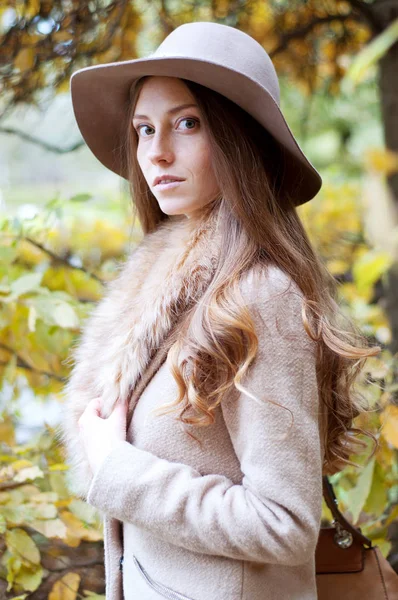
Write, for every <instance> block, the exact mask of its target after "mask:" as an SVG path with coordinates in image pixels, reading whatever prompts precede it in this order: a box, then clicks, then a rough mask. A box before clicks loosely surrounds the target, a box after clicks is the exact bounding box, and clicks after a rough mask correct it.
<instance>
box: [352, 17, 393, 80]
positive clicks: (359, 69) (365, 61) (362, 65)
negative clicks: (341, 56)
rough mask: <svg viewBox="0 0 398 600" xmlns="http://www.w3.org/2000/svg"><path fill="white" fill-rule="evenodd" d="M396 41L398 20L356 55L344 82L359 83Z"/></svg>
mask: <svg viewBox="0 0 398 600" xmlns="http://www.w3.org/2000/svg"><path fill="white" fill-rule="evenodd" d="M397 40H398V19H395V21H393V22H392V23H391V25H389V26H388V27H387V28H386V29H384V31H383V32H382V33H380V34H379V35H378V36H376V37H375V38H374V39H373V40H372V41H371V42H370V43H369V44H367V46H365V47H364V49H363V50H361V51H360V52H359V53H358V54H357V55H356V58H355V60H354V61H353V62H352V64H351V66H350V67H349V69H348V71H347V73H346V75H345V77H344V80H351V81H352V82H353V83H355V84H356V83H359V82H360V81H362V80H363V79H364V77H365V75H366V72H367V71H368V69H369V68H370V67H371V66H372V65H374V64H375V63H376V62H377V61H378V60H379V59H380V58H382V57H383V56H384V55H385V54H386V52H387V51H388V50H389V49H390V48H391V47H392V46H393V45H394V44H395V42H396V41H397Z"/></svg>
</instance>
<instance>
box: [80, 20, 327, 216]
mask: <svg viewBox="0 0 398 600" xmlns="http://www.w3.org/2000/svg"><path fill="white" fill-rule="evenodd" d="M144 75H163V76H168V77H179V78H183V79H188V80H191V81H195V82H196V83H199V84H201V85H204V86H206V87H208V88H210V89H212V90H215V91H216V92H218V93H220V94H222V95H224V96H226V97H227V98H229V99H230V100H232V101H233V102H235V103H236V104H238V105H239V106H240V107H241V108H243V109H244V110H245V111H246V112H248V113H249V114H250V115H252V116H253V117H254V118H255V119H256V120H257V121H258V122H259V123H260V124H261V125H262V126H263V127H264V128H265V129H267V131H268V132H269V133H271V135H272V136H273V137H274V139H275V140H276V141H277V142H278V143H279V144H280V145H281V146H282V147H283V149H284V152H283V156H284V162H285V164H284V166H283V170H284V179H283V184H282V185H283V188H284V189H285V190H286V191H288V192H289V193H290V194H291V195H292V197H293V199H294V202H295V203H296V205H299V204H303V203H304V202H307V201H308V200H311V199H312V198H313V197H314V196H315V195H316V194H317V192H318V191H319V189H320V188H321V185H322V179H321V176H320V175H319V173H318V171H317V170H316V169H315V168H314V167H313V165H312V164H311V163H310V161H309V160H308V159H307V158H306V156H305V155H304V153H303V152H302V150H301V148H300V147H299V145H298V143H297V141H296V139H295V138H294V136H293V134H292V132H291V131H290V129H289V126H288V124H287V123H286V120H285V118H284V116H283V114H282V112H281V110H280V107H279V106H280V90H279V82H278V76H277V74H276V71H275V68H274V65H273V63H272V61H271V59H270V57H269V55H268V54H267V52H266V51H265V50H264V48H263V47H262V46H261V45H260V44H259V43H258V42H257V41H256V40H255V39H254V38H252V37H251V36H250V35H248V34H246V33H244V32H243V31H240V30H239V29H235V28H234V27H230V26H228V25H222V24H219V23H212V22H206V21H197V22H191V23H185V24H183V25H180V26H179V27H177V28H176V29H174V31H172V32H171V33H170V34H169V35H168V36H167V37H166V38H165V39H164V40H163V42H162V43H161V44H160V46H159V47H158V48H157V50H155V52H153V53H152V54H150V55H149V56H147V57H144V58H137V59H133V60H126V61H120V62H113V63H107V64H100V65H94V66H90V67H85V68H83V69H79V70H78V71H76V72H75V73H73V75H72V77H71V94H72V103H73V110H74V113H75V117H76V121H77V124H78V126H79V129H80V131H81V134H82V136H83V138H84V140H85V142H86V143H87V145H88V147H89V148H90V149H91V151H92V152H93V153H94V155H95V156H96V157H97V158H98V159H99V160H100V161H101V162H102V163H103V164H104V165H105V166H106V167H108V168H109V169H110V170H112V171H114V172H115V173H117V174H119V175H120V176H121V177H124V178H126V179H127V173H125V172H124V167H123V161H122V160H121V155H120V148H121V147H122V145H123V143H124V139H125V127H126V123H125V119H123V115H126V111H127V108H128V105H129V102H130V89H131V86H132V84H133V83H134V82H135V81H137V80H138V79H139V78H140V77H143V76H144Z"/></svg>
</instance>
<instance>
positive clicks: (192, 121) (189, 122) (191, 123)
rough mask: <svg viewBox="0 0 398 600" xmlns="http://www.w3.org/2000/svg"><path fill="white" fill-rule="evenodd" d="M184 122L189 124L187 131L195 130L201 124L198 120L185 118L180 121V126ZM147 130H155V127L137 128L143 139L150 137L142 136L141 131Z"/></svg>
mask: <svg viewBox="0 0 398 600" xmlns="http://www.w3.org/2000/svg"><path fill="white" fill-rule="evenodd" d="M184 121H186V122H187V127H186V129H188V130H189V129H194V127H195V125H196V123H199V121H198V119H193V118H192V117H185V118H184V119H181V121H179V123H178V125H180V124H181V123H183V122H184ZM145 129H153V127H151V126H150V125H138V127H137V133H138V135H140V136H141V137H148V136H147V135H143V134H141V130H145ZM149 135H150V134H149Z"/></svg>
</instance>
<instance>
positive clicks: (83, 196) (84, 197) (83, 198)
mask: <svg viewBox="0 0 398 600" xmlns="http://www.w3.org/2000/svg"><path fill="white" fill-rule="evenodd" d="M92 197H93V196H92V194H76V195H75V196H72V197H71V198H69V200H70V202H87V200H90V199H91V198H92Z"/></svg>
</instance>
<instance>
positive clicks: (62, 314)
mask: <svg viewBox="0 0 398 600" xmlns="http://www.w3.org/2000/svg"><path fill="white" fill-rule="evenodd" d="M53 318H54V320H55V322H56V323H57V325H59V326H60V327H63V328H64V329H68V328H69V329H76V328H77V327H78V326H79V318H78V316H77V314H76V313H75V311H74V310H73V308H72V307H71V305H70V304H66V303H64V302H63V303H62V304H58V306H56V307H55V309H54V311H53Z"/></svg>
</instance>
